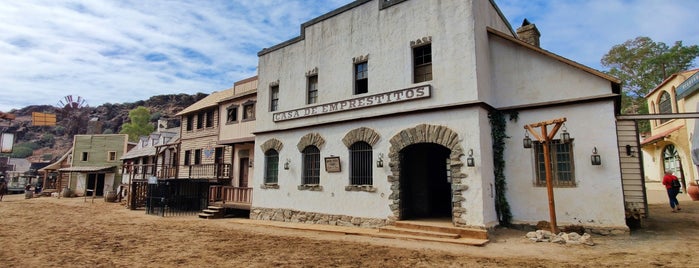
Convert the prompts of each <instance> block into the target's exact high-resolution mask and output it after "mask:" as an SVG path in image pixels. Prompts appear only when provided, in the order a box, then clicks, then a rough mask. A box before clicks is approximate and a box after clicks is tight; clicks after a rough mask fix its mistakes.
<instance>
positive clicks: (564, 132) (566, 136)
mask: <svg viewBox="0 0 699 268" xmlns="http://www.w3.org/2000/svg"><path fill="white" fill-rule="evenodd" d="M569 142H570V133H568V128H567V127H566V124H565V123H563V130H562V131H561V143H569Z"/></svg>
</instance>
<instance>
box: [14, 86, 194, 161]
mask: <svg viewBox="0 0 699 268" xmlns="http://www.w3.org/2000/svg"><path fill="white" fill-rule="evenodd" d="M206 96H207V94H203V93H198V94H195V95H188V94H172V95H158V96H153V97H151V98H149V99H148V100H142V101H137V102H133V103H121V104H112V103H106V104H103V105H100V106H95V107H91V106H84V107H80V106H78V105H73V106H71V105H70V104H66V106H65V107H56V106H50V105H32V106H27V107H24V108H22V109H18V110H12V111H6V112H9V113H11V114H14V115H15V116H16V117H17V118H16V120H13V121H11V122H10V126H9V127H8V126H7V122H2V124H0V128H2V129H3V130H5V131H9V132H13V133H15V138H16V140H15V147H14V149H15V150H14V152H13V156H24V155H27V154H31V156H29V157H27V158H28V159H29V160H30V161H32V162H38V161H52V160H56V159H57V158H59V157H61V156H62V155H63V154H64V153H65V152H67V151H68V150H69V149H70V147H71V146H72V142H73V135H75V134H88V133H90V134H111V133H119V131H120V130H121V125H122V124H124V123H127V122H128V121H129V111H131V110H132V109H135V108H136V107H138V106H144V107H146V108H148V110H149V111H150V113H151V122H152V123H153V124H154V125H155V124H156V122H157V120H158V119H165V120H167V122H168V127H169V128H172V127H179V125H180V119H179V118H178V117H177V116H175V114H177V113H178V112H180V111H182V110H183V109H184V108H186V107H188V106H190V105H192V104H193V103H195V102H197V101H199V100H201V99H202V98H204V97H206ZM32 112H41V113H49V114H55V115H56V121H57V122H56V126H52V127H46V126H33V125H32V118H31V116H32ZM90 120H92V121H98V122H99V123H97V124H94V123H93V124H88V121H90ZM88 125H90V127H88ZM95 126H97V127H95ZM29 148H31V150H32V152H26V150H29Z"/></svg>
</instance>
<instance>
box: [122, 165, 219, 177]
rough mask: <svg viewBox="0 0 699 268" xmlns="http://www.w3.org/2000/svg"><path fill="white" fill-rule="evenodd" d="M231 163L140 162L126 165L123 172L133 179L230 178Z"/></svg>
mask: <svg viewBox="0 0 699 268" xmlns="http://www.w3.org/2000/svg"><path fill="white" fill-rule="evenodd" d="M230 172H231V164H200V165H187V166H185V165H182V166H178V165H158V164H138V165H124V166H123V174H124V175H125V176H129V177H130V178H131V179H148V178H150V177H151V176H156V177H157V178H158V179H215V180H222V179H230Z"/></svg>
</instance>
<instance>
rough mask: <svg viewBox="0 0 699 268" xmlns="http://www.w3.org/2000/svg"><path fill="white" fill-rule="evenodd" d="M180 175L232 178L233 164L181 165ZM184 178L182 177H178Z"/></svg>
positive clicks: (195, 177)
mask: <svg viewBox="0 0 699 268" xmlns="http://www.w3.org/2000/svg"><path fill="white" fill-rule="evenodd" d="M180 171H181V172H180V175H181V174H183V173H184V174H187V175H186V176H185V177H186V178H188V179H216V180H220V179H230V173H231V164H200V165H189V166H180ZM178 179H182V178H178Z"/></svg>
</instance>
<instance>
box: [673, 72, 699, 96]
mask: <svg viewBox="0 0 699 268" xmlns="http://www.w3.org/2000/svg"><path fill="white" fill-rule="evenodd" d="M697 89H699V72H696V73H694V74H693V75H692V76H690V77H689V78H687V80H684V82H682V83H681V84H680V85H679V86H677V89H675V94H677V99H681V98H684V97H686V96H689V95H690V94H692V92H694V91H696V90H697Z"/></svg>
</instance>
